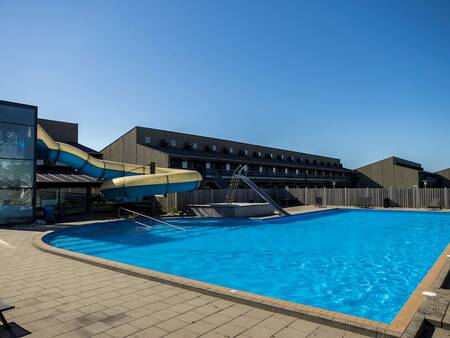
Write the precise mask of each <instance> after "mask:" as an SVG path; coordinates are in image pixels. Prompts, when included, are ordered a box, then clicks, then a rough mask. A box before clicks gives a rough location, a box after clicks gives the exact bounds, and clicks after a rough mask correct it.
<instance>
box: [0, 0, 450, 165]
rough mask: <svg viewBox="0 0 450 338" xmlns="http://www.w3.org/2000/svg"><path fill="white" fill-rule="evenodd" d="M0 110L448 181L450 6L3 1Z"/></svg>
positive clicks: (93, 141)
mask: <svg viewBox="0 0 450 338" xmlns="http://www.w3.org/2000/svg"><path fill="white" fill-rule="evenodd" d="M0 41H1V48H0V98H1V99H5V100H11V101H19V102H24V103H29V104H35V105H38V106H39V112H40V116H41V117H44V118H50V119H60V120H65V121H71V122H78V123H79V125H80V141H81V143H84V144H86V145H88V146H91V147H93V148H96V149H101V148H103V147H104V146H105V145H107V144H108V143H109V142H111V141H113V140H114V139H116V138H117V137H118V136H120V135H121V134H122V133H124V132H125V131H127V130H129V129H131V128H132V127H133V126H135V125H141V126H148V127H154V128H162V129H169V130H175V131H181V132H186V133H196V134H201V135H206V136H215V137H220V138H229V139H233V140H239V141H244V142H251V143H257V144H264V145H269V146H275V147H284V148H288V149H295V150H298V151H304V152H310V153H317V154H322V155H329V156H333V157H339V158H341V159H342V160H343V163H344V165H345V166H346V167H349V168H355V167H358V166H360V165H364V164H367V163H369V162H371V161H375V160H379V159H381V158H384V157H387V156H391V155H396V156H399V157H404V158H407V159H410V160H413V161H418V162H421V163H422V164H423V165H424V166H425V168H426V169H428V170H438V169H442V168H446V167H450V132H449V131H450V1H447V0H443V1H438V0H430V1H426V0H422V1H414V0H404V1H400V0H396V1H392V0H389V1H381V0H372V1H369V0H356V1H345V0H342V1H332V0H330V1H317V0H310V1H300V0H296V1H268V0H266V1H259V0H258V1H249V0H239V1H237V0H236V1H230V0H223V1H213V0H205V1H201V0H198V1H189V0H182V1H173V0H164V1H91V0H89V1H88V0H85V1H15V0H14V1H5V0H0Z"/></svg>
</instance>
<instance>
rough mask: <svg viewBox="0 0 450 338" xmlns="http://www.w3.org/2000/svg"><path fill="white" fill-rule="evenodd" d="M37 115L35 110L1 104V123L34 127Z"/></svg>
mask: <svg viewBox="0 0 450 338" xmlns="http://www.w3.org/2000/svg"><path fill="white" fill-rule="evenodd" d="M35 118H36V114H35V111H34V109H33V108H23V107H14V106H10V105H6V104H0V121H2V122H9V123H19V124H27V125H30V126H34V124H35Z"/></svg>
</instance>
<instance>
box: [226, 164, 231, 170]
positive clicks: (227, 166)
mask: <svg viewBox="0 0 450 338" xmlns="http://www.w3.org/2000/svg"><path fill="white" fill-rule="evenodd" d="M225 170H226V171H230V170H231V165H230V163H227V164H226V165H225Z"/></svg>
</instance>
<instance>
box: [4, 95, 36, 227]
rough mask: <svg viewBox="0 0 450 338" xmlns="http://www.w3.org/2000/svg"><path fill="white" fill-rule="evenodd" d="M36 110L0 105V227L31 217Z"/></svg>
mask: <svg viewBox="0 0 450 338" xmlns="http://www.w3.org/2000/svg"><path fill="white" fill-rule="evenodd" d="M35 123H36V108H34V107H31V108H30V107H25V106H23V107H17V106H12V105H10V104H8V103H4V102H0V223H1V224H7V223H13V222H14V223H16V222H20V221H24V222H29V221H31V218H32V217H33V214H34V210H33V200H34V198H33V196H34V190H33V187H34V179H35V173H34V167H35V166H34V161H35V128H36V126H35Z"/></svg>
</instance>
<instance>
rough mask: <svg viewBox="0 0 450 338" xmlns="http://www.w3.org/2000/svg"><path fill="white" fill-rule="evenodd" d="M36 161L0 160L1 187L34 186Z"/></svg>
mask: <svg viewBox="0 0 450 338" xmlns="http://www.w3.org/2000/svg"><path fill="white" fill-rule="evenodd" d="M33 173H34V163H33V161H30V160H4V159H2V160H1V161H0V188H32V187H33Z"/></svg>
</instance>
